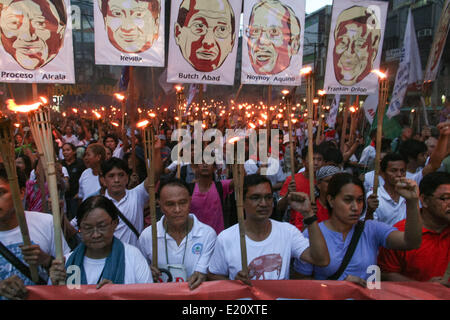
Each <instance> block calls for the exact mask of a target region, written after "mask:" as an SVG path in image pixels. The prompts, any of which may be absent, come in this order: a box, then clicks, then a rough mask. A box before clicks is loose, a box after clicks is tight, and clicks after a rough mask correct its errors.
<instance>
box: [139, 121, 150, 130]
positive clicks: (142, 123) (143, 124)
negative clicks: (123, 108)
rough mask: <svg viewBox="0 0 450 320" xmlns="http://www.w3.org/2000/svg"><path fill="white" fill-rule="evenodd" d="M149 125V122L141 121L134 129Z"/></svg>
mask: <svg viewBox="0 0 450 320" xmlns="http://www.w3.org/2000/svg"><path fill="white" fill-rule="evenodd" d="M149 123H150V121H148V120H142V121H140V122H138V123H137V124H136V127H138V128H144V127H146V126H147V125H148V124H149Z"/></svg>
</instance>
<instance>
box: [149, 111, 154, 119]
mask: <svg viewBox="0 0 450 320" xmlns="http://www.w3.org/2000/svg"><path fill="white" fill-rule="evenodd" d="M148 115H149V116H150V117H152V118H155V117H156V114H155V113H153V112H152V113H149V114H148Z"/></svg>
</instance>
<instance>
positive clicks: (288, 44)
mask: <svg viewBox="0 0 450 320" xmlns="http://www.w3.org/2000/svg"><path fill="white" fill-rule="evenodd" d="M304 26H305V1H304V0H248V1H245V2H244V33H243V42H242V72H241V82H242V83H246V84H261V85H280V86H286V85H287V86H299V85H300V84H301V76H300V69H301V68H302V57H303V37H304V29H305V28H304Z"/></svg>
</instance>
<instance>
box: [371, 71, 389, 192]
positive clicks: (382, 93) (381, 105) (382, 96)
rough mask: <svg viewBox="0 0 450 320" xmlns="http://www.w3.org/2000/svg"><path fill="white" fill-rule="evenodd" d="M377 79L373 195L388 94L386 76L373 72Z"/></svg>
mask: <svg viewBox="0 0 450 320" xmlns="http://www.w3.org/2000/svg"><path fill="white" fill-rule="evenodd" d="M372 72H373V73H375V74H376V75H377V76H378V79H379V86H380V89H379V92H378V95H379V96H378V110H377V115H378V118H377V119H378V120H377V138H376V145H375V149H376V155H375V176H374V181H373V194H377V192H378V185H379V176H380V161H381V137H382V134H383V118H384V110H385V108H386V102H387V98H388V93H389V79H388V77H387V75H386V74H385V73H383V72H381V71H379V70H373V71H372Z"/></svg>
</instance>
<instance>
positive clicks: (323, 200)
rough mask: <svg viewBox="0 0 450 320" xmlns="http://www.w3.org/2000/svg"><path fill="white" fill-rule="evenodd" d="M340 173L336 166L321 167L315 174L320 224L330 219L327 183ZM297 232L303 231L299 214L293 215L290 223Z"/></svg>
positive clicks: (301, 218) (317, 212)
mask: <svg viewBox="0 0 450 320" xmlns="http://www.w3.org/2000/svg"><path fill="white" fill-rule="evenodd" d="M338 172H341V169H339V168H338V167H336V166H323V167H321V168H320V169H319V170H317V172H316V181H317V188H318V189H319V197H317V198H316V207H317V210H316V215H317V221H318V222H322V221H324V220H328V219H329V218H330V216H329V214H328V209H327V190H328V182H330V180H331V178H332V177H333V175H335V174H336V173H338ZM290 222H291V223H292V224H293V225H295V226H296V227H297V228H298V229H299V230H302V231H303V230H304V229H305V226H304V224H303V216H302V215H301V214H297V215H293V216H292V217H291V221H290Z"/></svg>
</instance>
